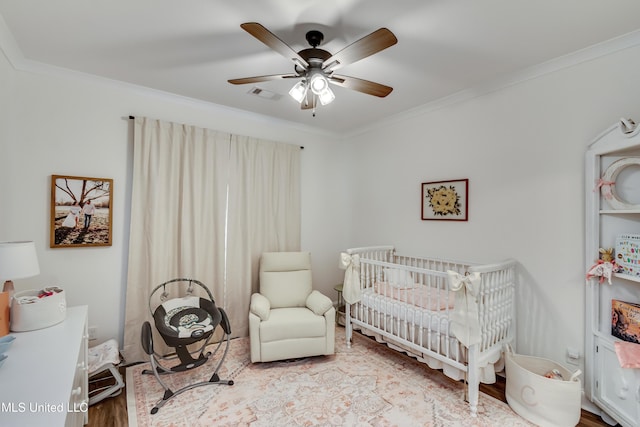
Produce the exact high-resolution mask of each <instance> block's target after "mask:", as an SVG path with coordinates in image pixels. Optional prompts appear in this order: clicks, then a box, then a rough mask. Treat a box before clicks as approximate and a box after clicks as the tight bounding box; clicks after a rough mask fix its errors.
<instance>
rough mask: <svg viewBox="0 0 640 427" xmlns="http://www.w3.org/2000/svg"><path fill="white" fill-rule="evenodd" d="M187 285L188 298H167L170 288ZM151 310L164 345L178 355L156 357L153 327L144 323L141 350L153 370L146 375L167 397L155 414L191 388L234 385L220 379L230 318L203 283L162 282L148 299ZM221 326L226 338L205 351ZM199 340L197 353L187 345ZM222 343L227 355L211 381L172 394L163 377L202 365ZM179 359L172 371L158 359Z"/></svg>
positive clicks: (146, 371) (219, 364)
mask: <svg viewBox="0 0 640 427" xmlns="http://www.w3.org/2000/svg"><path fill="white" fill-rule="evenodd" d="M185 282H186V283H187V284H188V286H187V289H186V296H184V297H179V298H172V299H168V298H169V292H167V286H168V285H169V286H180V283H183V284H184V283H185ZM194 285H196V286H197V287H198V288H200V289H202V290H204V294H205V295H206V296H207V297H208V298H205V297H199V296H197V295H195V294H194V292H195V291H196V290H197V288H195V289H194ZM160 289H162V293H161V294H160V301H161V304H160V305H158V306H157V307H156V308H155V309H154V308H153V307H152V300H153V299H154V296H155V295H156V293H157V292H158V291H159V290H160ZM149 311H150V312H151V315H152V317H153V321H154V324H155V326H156V329H157V330H158V333H159V334H160V336H161V337H162V339H163V340H164V342H165V343H166V344H167V345H168V346H170V347H174V348H175V351H176V355H175V356H169V357H165V356H159V355H156V354H155V351H154V349H153V333H152V331H151V324H150V323H149V322H144V324H143V325H142V336H141V339H142V348H143V349H144V351H145V353H147V354H148V355H149V359H150V363H151V370H145V371H143V374H153V375H154V376H155V377H156V379H157V380H158V382H159V383H160V385H162V387H163V388H164V396H163V397H162V399H161V400H160V401H158V403H156V405H155V406H154V407H153V409H151V413H152V414H155V413H156V412H158V410H159V409H160V408H161V407H162V406H163V405H164V404H165V403H166V402H167V401H168V400H169V399H171V398H173V397H175V396H177V395H178V394H180V393H182V392H185V391H187V390H191V389H192V388H195V387H200V386H204V385H210V384H226V385H233V381H232V380H221V379H220V377H219V376H218V371H219V369H220V367H221V366H222V362H223V361H224V359H225V357H226V356H227V352H228V350H229V341H230V339H231V326H230V324H229V318H228V317H227V314H226V313H225V311H224V310H223V309H222V308H219V307H216V305H215V301H214V299H213V295H211V292H210V291H209V289H208V288H207V287H206V286H205V285H204V284H203V283H202V282H199V281H198V280H194V279H173V280H169V281H168V282H165V283H162V284H161V285H159V286H157V287H156V288H155V289H154V290H153V291H152V292H151V295H150V296H149ZM218 326H220V327H221V328H222V331H223V336H222V338H221V339H220V341H219V342H218V345H217V347H216V348H215V350H214V351H213V352H205V350H206V346H207V344H209V341H210V340H211V338H212V337H213V333H214V332H215V330H216V328H217V327H218ZM199 341H204V342H203V344H202V345H201V346H200V348H198V349H196V350H195V351H190V350H189V348H188V347H187V346H188V345H191V344H194V343H197V342H199ZM223 342H225V343H226V345H225V349H224V352H223V354H222V356H221V357H220V360H219V361H218V364H217V366H216V368H215V371H214V372H213V375H212V376H211V378H210V379H209V381H203V382H199V383H195V384H191V385H188V386H185V387H183V388H181V389H179V390H176V391H172V390H171V389H170V388H169V387H167V386H166V385H165V384H164V383H163V381H162V379H161V378H160V375H163V374H172V373H176V372H183V371H186V370H189V369H193V368H196V367H198V366H201V365H203V364H204V363H206V362H207V360H209V358H210V357H211V356H213V355H214V354H216V353H217V352H218V350H219V349H220V347H221V346H222V343H223ZM196 353H199V355H198V356H197V357H195V358H194V357H193V355H194V354H196ZM176 357H177V358H178V359H179V360H180V363H179V364H177V365H174V366H172V367H170V368H166V367H164V366H162V365H161V364H160V362H159V360H158V359H164V360H169V359H175V358H176Z"/></svg>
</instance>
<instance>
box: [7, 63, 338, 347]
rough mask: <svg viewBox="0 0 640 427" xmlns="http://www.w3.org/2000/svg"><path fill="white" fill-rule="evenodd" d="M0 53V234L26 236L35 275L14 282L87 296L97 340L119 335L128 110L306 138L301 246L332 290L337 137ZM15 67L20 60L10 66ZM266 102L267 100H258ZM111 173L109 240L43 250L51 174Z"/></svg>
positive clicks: (75, 299)
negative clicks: (12, 59) (35, 261)
mask: <svg viewBox="0 0 640 427" xmlns="http://www.w3.org/2000/svg"><path fill="white" fill-rule="evenodd" d="M25 64H26V69H27V70H26V71H25V70H16V69H14V68H13V67H12V66H11V65H10V63H9V62H8V61H7V60H6V58H5V57H4V56H2V55H0V125H1V126H0V127H1V128H2V130H1V131H0V132H1V133H0V147H1V148H0V150H1V151H0V154H1V157H0V185H1V186H0V190H1V191H2V193H1V197H0V200H1V203H2V208H1V209H2V210H1V212H2V213H1V217H0V241H8V240H34V241H35V242H36V246H37V251H38V257H39V262H40V269H41V274H40V275H39V276H37V277H34V278H29V279H22V280H16V289H17V290H18V291H20V290H24V289H37V288H41V287H43V286H48V285H58V286H60V287H62V288H64V289H65V291H66V293H67V303H68V305H70V306H72V305H80V304H87V305H88V306H89V325H90V326H97V327H98V342H99V341H103V340H105V339H107V338H110V337H117V338H121V337H122V325H123V318H124V302H125V282H126V271H127V257H128V252H127V251H128V227H129V208H130V202H129V199H130V190H131V161H132V158H131V156H132V142H131V137H132V136H131V131H130V122H129V120H127V119H126V118H127V117H128V116H129V115H134V116H135V115H139V116H147V117H152V118H157V119H163V120H168V121H173V122H178V123H188V124H193V125H196V126H200V127H206V128H211V129H218V130H223V131H228V132H233V133H237V134H242V135H250V136H256V137H261V138H264V139H271V140H277V141H282V142H287V143H292V144H300V145H304V147H305V149H304V151H303V152H302V168H301V169H302V191H303V197H302V205H303V212H302V215H303V223H302V246H303V248H304V249H306V250H310V251H311V252H312V257H313V263H314V281H315V285H316V287H317V288H319V289H320V290H323V291H325V292H327V295H331V296H332V297H333V298H337V295H335V291H333V286H334V285H335V284H336V283H338V282H339V281H340V274H341V271H340V270H339V269H338V267H337V259H338V253H339V251H340V249H342V248H344V246H345V245H344V242H341V241H340V240H336V239H333V238H332V233H334V232H335V234H336V235H337V236H342V235H344V233H342V232H341V229H343V228H344V227H345V226H344V225H343V224H344V221H343V220H341V218H340V217H339V212H338V210H337V209H335V208H334V207H335V205H336V202H335V200H336V197H343V196H340V194H342V193H344V191H346V190H340V191H333V190H331V186H333V185H334V184H335V183H336V182H338V177H336V174H335V170H334V168H333V167H334V162H333V160H334V158H335V155H334V152H335V149H336V143H337V138H336V137H335V136H332V135H323V134H320V133H314V132H312V131H310V130H308V129H305V128H301V127H297V126H294V125H291V124H287V123H284V122H273V121H272V120H267V119H265V118H261V117H258V116H254V115H248V114H245V113H241V112H238V111H233V110H229V109H225V108H222V107H217V106H212V105H207V104H204V103H197V102H194V101H192V100H187V99H182V98H177V97H170V96H168V95H166V94H161V93H154V92H152V91H148V90H143V89H140V88H135V87H132V86H125V85H122V84H118V83H115V82H109V81H105V80H98V79H95V78H92V77H88V76H84V75H80V74H77V75H75V74H72V73H69V72H59V71H56V70H53V69H49V68H46V67H43V66H42V65H33V64H29V63H25ZM18 68H23V67H18ZM265 102H269V101H265ZM52 174H61V175H74V176H90V177H105V178H113V180H114V200H113V245H112V246H110V247H90V248H57V249H51V248H49V215H50V176H51V175H52Z"/></svg>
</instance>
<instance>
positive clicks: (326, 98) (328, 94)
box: [318, 86, 336, 105]
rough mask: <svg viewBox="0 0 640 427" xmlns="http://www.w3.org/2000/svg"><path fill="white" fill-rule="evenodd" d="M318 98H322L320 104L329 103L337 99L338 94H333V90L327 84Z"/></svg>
mask: <svg viewBox="0 0 640 427" xmlns="http://www.w3.org/2000/svg"><path fill="white" fill-rule="evenodd" d="M318 99H319V100H320V104H322V105H327V104H330V103H331V102H333V100H334V99H336V96H335V95H334V94H333V91H332V90H331V89H330V88H329V86H327V88H326V89H325V90H323V91H322V92H320V93H319V94H318Z"/></svg>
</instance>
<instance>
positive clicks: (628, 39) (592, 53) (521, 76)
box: [346, 30, 640, 138]
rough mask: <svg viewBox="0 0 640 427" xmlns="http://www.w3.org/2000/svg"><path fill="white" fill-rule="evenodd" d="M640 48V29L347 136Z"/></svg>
mask: <svg viewBox="0 0 640 427" xmlns="http://www.w3.org/2000/svg"><path fill="white" fill-rule="evenodd" d="M638 45H640V30H636V31H632V32H630V33H627V34H624V35H622V36H619V37H616V38H613V39H610V40H607V41H604V42H601V43H597V44H595V45H592V46H589V47H586V48H584V49H580V50H577V51H575V52H572V53H569V54H567V55H563V56H560V57H558V58H555V59H552V60H549V61H547V62H543V63H541V64H537V65H534V66H531V67H528V68H525V69H522V70H519V71H517V72H514V73H509V74H505V75H502V76H500V77H498V78H496V79H494V80H491V81H488V82H485V83H484V84H482V85H478V86H476V87H473V88H469V89H465V90H462V91H460V92H456V93H454V94H452V95H449V96H446V97H444V98H440V99H437V100H435V101H432V102H429V103H427V104H423V105H420V106H418V107H415V108H412V109H409V110H406V111H403V112H401V113H398V114H395V115H393V116H390V117H388V118H386V119H384V120H380V121H378V122H376V123H373V124H371V125H369V126H363V127H361V128H359V129H357V130H355V131H353V132H350V133H348V134H347V135H346V136H347V138H352V137H356V136H359V135H362V134H365V133H370V132H374V131H376V130H378V129H381V128H384V127H385V126H389V125H391V124H396V123H399V122H402V121H404V120H407V119H409V118H412V117H416V116H422V115H425V114H428V113H430V112H433V111H436V110H439V109H442V108H445V107H449V106H452V105H455V104H458V103H462V102H466V101H469V100H471V99H473V98H477V97H479V96H482V95H486V94H488V93H491V92H495V91H498V90H501V89H505V88H507V87H510V86H513V85H517V84H519V83H523V82H525V81H528V80H532V79H536V78H538V77H541V76H544V75H547V74H551V73H555V72H557V71H560V70H563V69H567V68H570V67H573V66H575V65H578V64H581V63H584V62H588V61H592V60H594V59H598V58H601V57H604V56H607V55H610V54H613V53H616V52H619V51H622V50H625V49H629V48H632V47H635V46H638Z"/></svg>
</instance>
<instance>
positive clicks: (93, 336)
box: [89, 326, 98, 341]
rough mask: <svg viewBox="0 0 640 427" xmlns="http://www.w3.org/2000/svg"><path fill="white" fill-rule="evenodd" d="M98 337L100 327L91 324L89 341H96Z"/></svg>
mask: <svg viewBox="0 0 640 427" xmlns="http://www.w3.org/2000/svg"><path fill="white" fill-rule="evenodd" d="M97 339H98V327H97V326H90V327H89V341H94V340H97Z"/></svg>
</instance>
